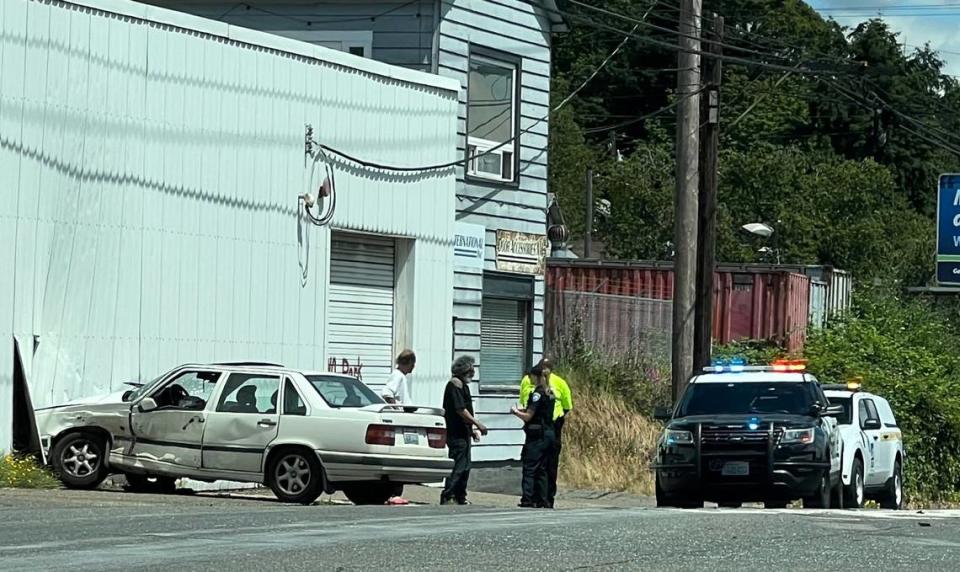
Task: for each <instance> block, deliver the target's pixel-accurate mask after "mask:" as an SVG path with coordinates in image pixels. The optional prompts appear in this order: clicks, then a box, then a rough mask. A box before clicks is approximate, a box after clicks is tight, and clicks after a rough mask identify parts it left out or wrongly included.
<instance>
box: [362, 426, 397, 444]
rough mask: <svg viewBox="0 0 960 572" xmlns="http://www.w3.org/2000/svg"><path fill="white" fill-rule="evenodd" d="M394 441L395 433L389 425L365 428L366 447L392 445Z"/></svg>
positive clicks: (395, 438) (395, 439)
mask: <svg viewBox="0 0 960 572" xmlns="http://www.w3.org/2000/svg"><path fill="white" fill-rule="evenodd" d="M396 441H397V432H396V430H395V429H394V428H393V427H391V426H389V425H370V426H369V427H367V444H368V445H394V444H396Z"/></svg>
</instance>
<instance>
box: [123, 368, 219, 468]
mask: <svg viewBox="0 0 960 572" xmlns="http://www.w3.org/2000/svg"><path fill="white" fill-rule="evenodd" d="M220 378H221V374H220V373H219V372H215V371H200V370H197V371H184V372H183V373H181V374H180V375H178V376H176V377H175V378H174V379H171V380H169V381H167V382H166V383H164V384H163V385H162V386H160V387H157V388H156V389H154V390H153V392H151V393H150V395H149V396H148V397H151V398H153V400H154V401H155V402H156V404H157V408H156V409H154V410H152V411H141V410H140V407H139V404H136V405H134V406H133V408H132V409H131V413H130V429H131V433H132V443H131V445H130V451H129V452H128V455H131V456H134V457H136V458H137V460H139V461H140V462H141V463H144V464H147V465H148V466H149V465H150V464H151V463H157V462H159V463H165V464H167V465H176V466H179V467H186V468H190V469H196V468H198V467H199V466H200V446H201V442H202V439H203V429H204V422H205V421H206V418H207V416H208V415H209V412H210V410H211V409H212V407H211V406H210V405H209V403H208V402H209V400H210V397H211V396H212V395H213V393H214V389H215V388H216V385H217V383H218V381H219V380H220Z"/></svg>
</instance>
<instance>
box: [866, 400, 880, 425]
mask: <svg viewBox="0 0 960 572" xmlns="http://www.w3.org/2000/svg"><path fill="white" fill-rule="evenodd" d="M863 402H864V403H865V404H866V405H867V418H868V419H876V420H877V421H880V414H879V413H877V406H876V405H874V403H873V400H872V399H864V400H863Z"/></svg>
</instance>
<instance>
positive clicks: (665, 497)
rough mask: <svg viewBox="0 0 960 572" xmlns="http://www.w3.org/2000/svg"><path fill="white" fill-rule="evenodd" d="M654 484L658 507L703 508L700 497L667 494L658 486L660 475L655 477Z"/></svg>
mask: <svg viewBox="0 0 960 572" xmlns="http://www.w3.org/2000/svg"><path fill="white" fill-rule="evenodd" d="M654 484H655V489H656V494H657V507H659V508H665V507H672V508H703V500H702V499H694V498H691V497H686V496H681V495H669V494H667V493H666V492H665V491H664V490H663V489H662V488H660V477H656V480H655V483H654Z"/></svg>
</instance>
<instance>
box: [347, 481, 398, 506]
mask: <svg viewBox="0 0 960 572" xmlns="http://www.w3.org/2000/svg"><path fill="white" fill-rule="evenodd" d="M343 494H344V495H345V496H346V497H347V499H348V500H349V501H350V502H352V503H353V504H355V505H380V504H386V502H387V501H388V500H390V499H391V498H392V497H398V496H400V495H402V494H403V485H399V484H396V483H384V482H381V481H371V482H367V483H354V484H351V485H344V487H343Z"/></svg>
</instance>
